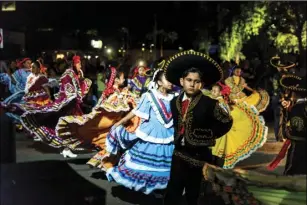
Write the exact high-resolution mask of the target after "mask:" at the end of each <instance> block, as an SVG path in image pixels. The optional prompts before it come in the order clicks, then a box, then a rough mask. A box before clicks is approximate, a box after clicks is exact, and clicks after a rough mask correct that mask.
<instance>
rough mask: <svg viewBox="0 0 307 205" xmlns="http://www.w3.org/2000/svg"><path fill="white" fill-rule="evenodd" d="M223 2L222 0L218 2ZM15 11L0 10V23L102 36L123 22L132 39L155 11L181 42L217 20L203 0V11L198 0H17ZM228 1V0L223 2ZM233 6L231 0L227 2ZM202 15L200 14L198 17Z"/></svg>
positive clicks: (211, 4)
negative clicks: (92, 32) (95, 32)
mask: <svg viewBox="0 0 307 205" xmlns="http://www.w3.org/2000/svg"><path fill="white" fill-rule="evenodd" d="M219 3H223V2H219ZM16 4H17V6H16V7H17V10H16V11H15V12H5V13H4V12H0V21H1V22H0V24H3V26H1V25H0V27H3V28H8V29H14V30H15V29H21V28H23V27H24V26H26V27H27V28H28V29H29V28H30V29H31V28H33V29H36V28H39V27H44V28H46V27H52V28H58V29H63V30H70V29H91V28H95V29H98V30H99V31H101V34H102V36H103V37H104V36H113V35H114V33H115V32H117V31H118V30H119V29H120V28H121V27H122V26H125V27H127V28H128V29H129V30H130V33H131V36H132V37H133V39H134V40H135V39H139V40H140V41H142V40H143V39H144V38H145V35H146V33H148V32H150V31H152V30H153V22H154V14H157V21H158V29H164V30H166V31H177V32H178V34H179V40H180V41H181V42H184V41H186V40H187V39H191V38H192V36H195V32H194V28H195V27H196V25H197V24H199V23H200V22H201V23H202V24H203V25H206V24H207V23H208V22H209V21H216V18H215V16H216V13H214V12H215V5H216V3H215V2H206V4H207V5H208V6H207V7H208V9H207V10H208V11H207V13H206V14H204V13H203V12H202V13H201V12H200V11H199V2H180V3H179V2H16ZM225 4H227V2H225ZM229 5H230V6H232V5H233V6H232V7H233V9H236V8H237V6H235V4H234V3H229ZM201 15H202V17H201Z"/></svg>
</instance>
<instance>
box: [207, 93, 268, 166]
mask: <svg viewBox="0 0 307 205" xmlns="http://www.w3.org/2000/svg"><path fill="white" fill-rule="evenodd" d="M209 96H210V95H209ZM217 100H219V102H220V106H221V107H223V108H224V109H225V110H227V112H230V114H231V116H232V118H233V125H232V127H231V129H230V130H229V132H228V133H227V134H226V135H224V136H223V137H221V138H219V139H217V140H216V144H215V146H214V147H212V154H213V155H215V156H218V157H220V158H222V159H224V165H223V168H224V169H232V168H234V167H235V165H236V164H237V163H238V162H239V161H241V160H244V159H246V158H248V157H249V156H250V155H251V154H252V153H254V152H255V151H256V150H257V149H258V148H260V147H262V146H263V144H264V143H265V142H266V140H267V134H268V128H267V127H266V126H265V122H264V119H263V117H262V116H259V115H258V114H259V113H258V111H257V109H256V108H255V107H252V106H249V105H247V104H246V103H238V104H236V105H233V106H232V108H231V109H230V107H229V106H228V104H226V103H225V101H224V99H223V98H222V97H219V98H217Z"/></svg>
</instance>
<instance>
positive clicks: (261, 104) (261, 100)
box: [225, 76, 270, 112]
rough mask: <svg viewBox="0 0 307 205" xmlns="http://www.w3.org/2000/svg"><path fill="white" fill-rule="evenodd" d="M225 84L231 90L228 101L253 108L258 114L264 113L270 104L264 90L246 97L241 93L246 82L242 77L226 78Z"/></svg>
mask: <svg viewBox="0 0 307 205" xmlns="http://www.w3.org/2000/svg"><path fill="white" fill-rule="evenodd" d="M225 84H226V85H227V86H229V87H230V89H231V94H230V95H229V98H230V100H232V101H234V102H236V103H241V102H245V103H247V104H248V105H251V106H254V107H255V108H256V109H257V110H258V112H263V111H265V110H266V108H267V107H268V105H269V103H270V96H269V94H268V92H266V91H265V90H258V91H257V92H255V93H253V94H251V95H249V96H246V94H245V93H244V92H243V90H244V85H245V84H246V82H245V80H244V78H242V77H239V76H231V77H228V78H227V79H226V80H225Z"/></svg>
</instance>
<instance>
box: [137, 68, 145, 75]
mask: <svg viewBox="0 0 307 205" xmlns="http://www.w3.org/2000/svg"><path fill="white" fill-rule="evenodd" d="M138 74H139V75H140V76H145V74H146V73H145V68H144V67H139V69H138Z"/></svg>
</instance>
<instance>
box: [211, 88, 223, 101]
mask: <svg viewBox="0 0 307 205" xmlns="http://www.w3.org/2000/svg"><path fill="white" fill-rule="evenodd" d="M211 95H212V97H214V98H217V97H219V96H221V89H220V88H219V87H218V86H213V87H212V90H211Z"/></svg>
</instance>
